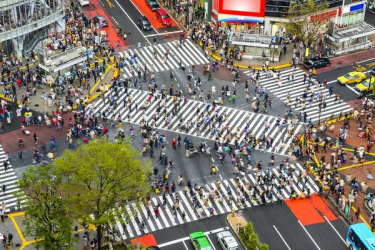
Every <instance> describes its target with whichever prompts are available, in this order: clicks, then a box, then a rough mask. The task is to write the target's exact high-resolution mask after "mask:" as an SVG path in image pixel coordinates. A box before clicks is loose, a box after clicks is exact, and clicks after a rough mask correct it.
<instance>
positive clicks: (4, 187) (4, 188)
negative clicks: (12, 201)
mask: <svg viewBox="0 0 375 250" xmlns="http://www.w3.org/2000/svg"><path fill="white" fill-rule="evenodd" d="M2 189H3V193H4V194H5V190H7V187H6V186H5V184H3V187H2Z"/></svg>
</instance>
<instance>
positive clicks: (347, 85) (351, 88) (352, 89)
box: [346, 84, 359, 95]
mask: <svg viewBox="0 0 375 250" xmlns="http://www.w3.org/2000/svg"><path fill="white" fill-rule="evenodd" d="M346 87H347V88H348V89H350V90H351V91H353V92H354V93H356V94H357V95H359V92H358V91H356V90H355V89H354V88H353V87H350V86H349V84H346Z"/></svg>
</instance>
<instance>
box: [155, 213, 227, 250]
mask: <svg viewBox="0 0 375 250" xmlns="http://www.w3.org/2000/svg"><path fill="white" fill-rule="evenodd" d="M226 217H227V215H226V214H222V215H219V216H215V217H209V218H207V219H203V220H200V221H195V222H191V223H185V224H183V225H180V226H176V227H171V228H168V229H165V230H160V231H156V232H154V233H153V235H154V237H155V240H156V242H157V243H158V245H162V247H161V249H162V250H176V249H179V250H184V249H187V250H193V249H194V247H193V245H192V244H191V242H190V240H189V239H186V237H189V234H191V233H193V232H197V231H202V232H212V231H213V233H210V234H209V235H208V238H209V240H210V241H211V243H212V245H213V246H214V247H215V249H217V250H219V249H221V247H220V245H219V243H218V242H217V237H216V234H217V233H216V232H217V231H220V230H227V229H228V224H227V222H226ZM163 245H164V246H163Z"/></svg>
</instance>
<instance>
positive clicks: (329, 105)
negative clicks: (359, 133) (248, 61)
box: [245, 68, 352, 122]
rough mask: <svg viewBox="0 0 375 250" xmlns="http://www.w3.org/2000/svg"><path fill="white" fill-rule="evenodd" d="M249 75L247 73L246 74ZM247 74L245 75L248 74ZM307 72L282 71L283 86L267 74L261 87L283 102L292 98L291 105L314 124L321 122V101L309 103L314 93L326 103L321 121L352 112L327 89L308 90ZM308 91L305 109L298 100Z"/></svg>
mask: <svg viewBox="0 0 375 250" xmlns="http://www.w3.org/2000/svg"><path fill="white" fill-rule="evenodd" d="M246 73H247V72H246ZM246 73H245V74H246ZM292 73H294V79H295V80H294V81H291V82H290V83H288V77H289V76H290V75H291V74H292ZM304 74H305V72H304V71H303V70H302V69H300V68H289V69H285V70H282V71H281V72H280V78H281V82H282V84H281V86H280V87H279V85H278V84H277V82H276V80H275V79H274V78H273V77H269V78H267V77H266V76H265V74H263V75H262V76H261V77H260V80H259V85H260V86H262V87H265V88H266V89H267V90H268V91H269V92H271V93H273V94H274V95H275V96H276V97H278V98H280V99H281V100H282V101H284V102H286V101H287V98H288V96H290V97H291V98H290V100H291V101H290V105H291V107H293V108H294V110H295V111H296V112H302V113H304V112H306V114H307V118H308V119H309V118H311V120H312V121H313V122H316V121H318V120H319V103H320V101H318V100H314V101H313V102H309V99H310V95H311V93H312V92H315V93H317V94H318V95H322V96H323V100H324V101H325V103H326V107H325V108H324V107H322V109H321V114H320V119H321V120H324V119H328V118H329V117H330V116H331V115H334V116H337V115H339V114H340V113H342V114H345V113H347V112H350V111H351V110H352V107H350V106H349V105H348V104H347V103H346V102H344V101H341V102H339V101H336V100H335V98H336V97H335V95H334V94H333V95H332V96H330V94H329V90H328V89H327V88H324V87H323V88H320V87H319V86H318V85H317V84H312V85H310V89H309V90H307V85H308V84H307V81H306V83H305V84H304V83H303V75H304ZM305 91H306V93H307V94H308V98H306V105H305V107H303V105H302V104H300V103H299V101H297V102H298V103H297V106H295V104H296V98H297V97H302V95H303V93H304V92H305Z"/></svg>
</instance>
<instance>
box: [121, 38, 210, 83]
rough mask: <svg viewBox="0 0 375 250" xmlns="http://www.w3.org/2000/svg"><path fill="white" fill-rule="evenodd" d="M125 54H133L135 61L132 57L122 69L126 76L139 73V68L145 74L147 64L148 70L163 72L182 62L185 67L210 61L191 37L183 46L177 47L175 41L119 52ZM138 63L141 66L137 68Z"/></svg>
mask: <svg viewBox="0 0 375 250" xmlns="http://www.w3.org/2000/svg"><path fill="white" fill-rule="evenodd" d="M155 49H156V50H157V51H158V52H157V56H156V57H155V56H154V50H155ZM166 53H168V56H167V57H166V56H165V55H166ZM125 54H128V55H129V56H131V57H132V59H134V63H132V61H131V59H128V60H127V61H126V65H125V66H124V67H122V69H121V72H122V75H123V77H124V78H131V77H134V76H136V75H138V70H139V71H140V72H141V73H142V74H144V72H145V66H146V67H147V68H148V70H151V69H152V68H153V70H154V71H155V72H162V71H165V70H171V69H176V68H179V67H180V66H179V65H180V62H181V64H182V65H183V66H185V67H187V66H191V65H199V64H205V63H209V60H208V59H207V58H206V57H205V55H204V54H203V52H202V51H200V50H199V49H198V48H197V47H196V45H194V43H193V42H192V41H190V40H189V39H186V41H185V42H184V43H183V44H182V46H181V45H179V46H178V47H176V45H175V44H174V42H167V43H165V44H157V45H151V46H147V47H144V48H142V50H141V51H137V50H134V49H128V50H127V53H122V52H119V53H118V55H119V56H120V57H123V56H124V55H125ZM163 57H166V60H165V61H163ZM136 65H138V66H139V67H138V68H137V67H136Z"/></svg>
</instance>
